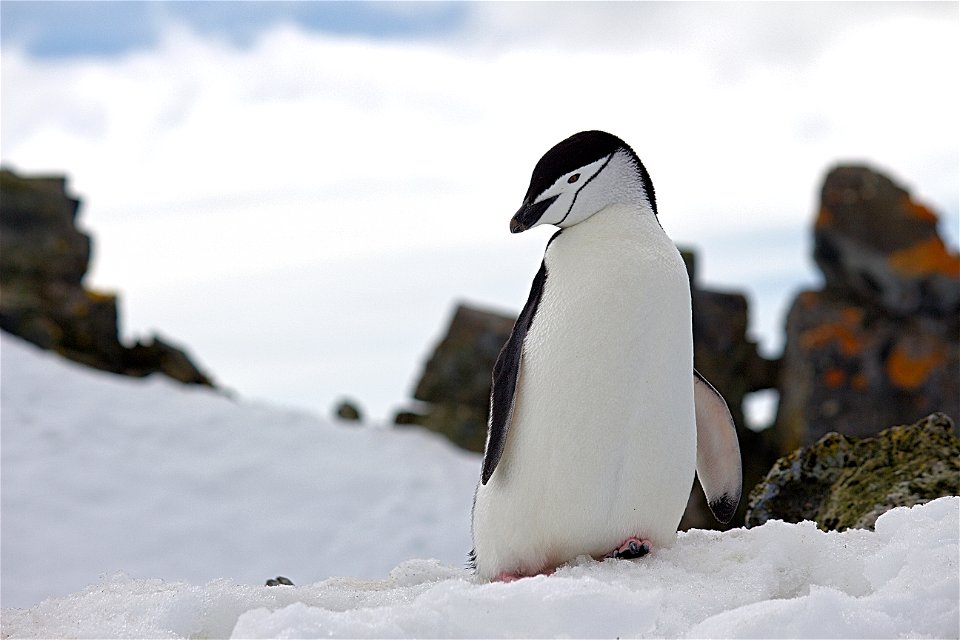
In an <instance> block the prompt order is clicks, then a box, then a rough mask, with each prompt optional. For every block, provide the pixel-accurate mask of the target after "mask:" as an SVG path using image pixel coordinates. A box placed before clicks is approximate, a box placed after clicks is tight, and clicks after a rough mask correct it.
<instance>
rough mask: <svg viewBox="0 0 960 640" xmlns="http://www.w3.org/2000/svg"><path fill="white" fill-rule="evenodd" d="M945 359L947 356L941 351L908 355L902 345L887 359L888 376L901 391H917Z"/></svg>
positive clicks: (898, 345) (896, 347) (894, 349)
mask: <svg viewBox="0 0 960 640" xmlns="http://www.w3.org/2000/svg"><path fill="white" fill-rule="evenodd" d="M944 359H945V355H944V354H943V353H941V352H939V351H932V352H928V353H923V354H913V353H908V352H907V350H906V349H905V348H904V347H903V345H902V344H897V345H896V346H895V347H894V348H893V351H891V352H890V356H889V357H888V358H887V375H888V376H889V377H890V382H892V383H893V384H895V385H896V386H898V387H900V388H901V389H916V388H917V387H919V386H920V385H922V384H923V383H924V382H926V380H927V378H929V377H930V374H931V373H932V372H933V371H934V369H936V368H937V367H939V366H940V365H941V364H942V363H943V361H944Z"/></svg>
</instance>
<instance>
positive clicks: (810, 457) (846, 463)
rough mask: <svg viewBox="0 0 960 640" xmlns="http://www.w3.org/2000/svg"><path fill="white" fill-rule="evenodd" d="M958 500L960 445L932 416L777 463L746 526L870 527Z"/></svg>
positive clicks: (941, 418)
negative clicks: (903, 510)
mask: <svg viewBox="0 0 960 640" xmlns="http://www.w3.org/2000/svg"><path fill="white" fill-rule="evenodd" d="M949 495H960V439H958V438H957V435H956V428H955V427H954V424H953V422H952V420H951V419H950V418H949V417H947V416H946V415H945V414H942V413H934V414H931V415H929V416H927V417H926V418H924V419H922V420H920V421H919V422H917V423H915V424H912V425H909V426H898V427H891V428H889V429H886V430H884V431H882V432H881V433H880V434H879V435H878V436H876V437H874V438H866V439H859V438H853V437H849V436H845V435H841V434H839V433H830V434H827V435H825V436H824V437H823V438H821V439H820V440H819V441H818V442H816V443H815V444H813V445H811V446H808V447H804V448H801V449H798V450H797V451H794V452H793V453H791V454H790V455H788V456H785V457H783V458H781V459H779V460H778V461H777V462H776V464H775V465H774V466H773V468H772V469H771V470H770V473H769V474H767V477H766V478H765V479H764V481H763V482H761V483H760V484H758V485H757V486H756V487H755V488H754V490H753V491H752V492H751V494H750V506H749V510H748V512H747V515H746V526H748V527H752V526H758V525H761V524H763V523H764V522H766V521H767V520H773V519H776V520H784V521H786V522H801V521H803V520H813V521H815V522H816V523H817V526H819V527H820V528H821V529H823V530H837V531H843V530H844V529H848V528H867V529H872V528H873V525H874V523H875V522H876V520H877V518H878V517H879V516H880V515H881V514H883V513H884V512H886V511H888V510H889V509H892V508H894V507H903V506H913V505H917V504H923V503H925V502H929V501H930V500H934V499H936V498H939V497H942V496H949Z"/></svg>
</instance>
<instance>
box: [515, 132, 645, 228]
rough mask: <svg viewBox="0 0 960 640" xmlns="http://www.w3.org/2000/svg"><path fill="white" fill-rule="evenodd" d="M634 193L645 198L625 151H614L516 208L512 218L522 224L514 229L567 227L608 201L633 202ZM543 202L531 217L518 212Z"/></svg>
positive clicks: (634, 199)
mask: <svg viewBox="0 0 960 640" xmlns="http://www.w3.org/2000/svg"><path fill="white" fill-rule="evenodd" d="M638 197H639V198H640V201H642V202H646V198H645V197H644V194H643V186H642V184H641V182H640V179H639V176H638V175H637V170H636V168H635V167H634V163H633V161H632V160H631V158H630V156H629V155H627V154H626V153H622V152H619V151H618V152H615V153H613V154H611V155H609V156H606V157H604V158H601V159H600V160H597V161H595V162H591V163H590V164H587V165H584V166H582V167H580V168H578V169H576V170H574V171H571V172H569V173H566V174H564V175H562V176H560V178H558V179H557V181H556V182H554V183H553V184H552V185H550V186H549V187H548V188H547V189H546V190H544V191H543V193H541V194H540V195H538V196H537V198H536V200H534V202H533V203H532V204H531V205H528V206H526V207H524V208H522V209H521V211H520V212H518V214H517V216H515V218H514V219H515V220H516V219H517V218H521V222H522V223H523V224H522V227H520V226H518V227H516V228H515V232H516V231H525V230H526V229H532V228H533V227H536V226H539V225H541V224H552V225H555V226H558V227H560V228H566V227H571V226H573V225H575V224H577V223H579V222H583V221H584V220H586V219H587V218H589V217H590V216H592V215H593V214H595V213H597V212H598V211H601V210H603V209H604V208H606V207H608V206H610V205H611V204H615V203H617V202H635V201H637V198H638ZM551 199H552V202H551ZM537 205H540V206H539V207H538V206H537ZM544 206H545V207H546V208H545V210H543V212H542V213H541V214H540V216H539V218H537V219H536V220H533V219H531V218H532V216H531V215H530V214H528V215H526V216H522V215H521V214H522V212H524V210H537V209H541V208H543V207H544ZM531 213H532V212H531ZM511 229H514V227H511Z"/></svg>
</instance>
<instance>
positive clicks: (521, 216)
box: [510, 195, 560, 233]
mask: <svg viewBox="0 0 960 640" xmlns="http://www.w3.org/2000/svg"><path fill="white" fill-rule="evenodd" d="M559 197H560V196H559V195H556V196H553V197H551V198H547V199H546V200H541V201H540V202H534V203H533V204H526V203H525V204H524V205H523V206H522V207H520V210H519V211H517V213H516V215H514V216H513V217H512V218H511V219H510V233H520V232H521V231H526V230H527V229H529V228H530V227H532V226H533V225H535V224H537V221H538V220H540V216H542V215H543V212H544V211H546V210H547V209H549V208H550V205H552V204H553V202H554V200H556V199H557V198H559Z"/></svg>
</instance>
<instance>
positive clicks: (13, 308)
mask: <svg viewBox="0 0 960 640" xmlns="http://www.w3.org/2000/svg"><path fill="white" fill-rule="evenodd" d="M79 206H80V201H79V200H77V199H75V198H72V197H70V196H69V195H68V194H67V190H66V179H65V178H63V177H39V178H32V177H31V178H25V177H21V176H18V175H16V174H15V173H13V172H11V171H7V170H0V329H3V330H4V331H7V332H9V333H12V334H14V335H17V336H20V337H21V338H24V339H26V340H28V341H30V342H32V343H34V344H36V345H38V346H40V347H43V348H45V349H50V350H53V351H57V352H58V353H60V354H62V355H64V356H66V357H67V358H70V359H71V360H75V361H77V362H81V363H83V364H85V365H88V366H91V367H95V368H97V369H102V370H104V371H111V372H114V373H122V374H126V375H132V376H146V375H149V374H151V373H154V372H160V373H163V374H166V375H168V376H170V377H171V378H173V379H175V380H179V381H180V382H185V383H192V384H203V385H209V386H212V384H213V383H212V382H211V380H210V378H209V376H207V375H206V374H205V373H203V372H202V371H201V370H200V369H199V368H198V367H197V366H196V365H194V364H193V363H192V362H191V361H190V358H189V357H188V356H187V355H186V353H184V351H183V350H182V349H180V348H178V347H176V346H174V345H172V344H170V343H169V342H168V341H166V340H162V339H160V338H158V337H153V338H151V339H149V340H148V341H147V342H145V343H140V342H138V343H137V344H136V345H134V346H133V347H127V346H125V345H124V344H122V343H121V342H120V339H119V323H118V317H117V298H116V296H114V295H113V294H107V293H101V292H97V291H91V290H89V289H86V288H85V287H84V286H83V279H84V276H85V275H86V273H87V267H88V265H89V262H90V255H91V248H92V243H91V240H90V237H89V236H88V235H86V234H84V233H83V232H81V231H80V230H78V229H77V227H76V217H77V211H78V209H79Z"/></svg>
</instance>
